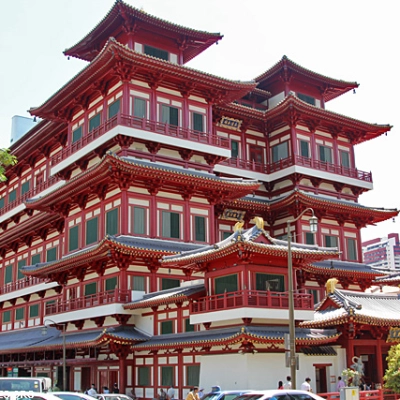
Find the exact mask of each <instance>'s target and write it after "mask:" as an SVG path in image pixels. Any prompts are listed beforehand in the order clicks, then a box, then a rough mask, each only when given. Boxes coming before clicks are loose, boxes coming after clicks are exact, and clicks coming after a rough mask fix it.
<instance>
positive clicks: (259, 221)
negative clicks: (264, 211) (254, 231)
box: [253, 217, 264, 230]
mask: <svg viewBox="0 0 400 400" xmlns="http://www.w3.org/2000/svg"><path fill="white" fill-rule="evenodd" d="M253 219H254V222H255V223H256V227H257V228H258V229H261V230H263V229H264V219H263V218H262V217H254V218H253Z"/></svg>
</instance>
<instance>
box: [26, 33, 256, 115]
mask: <svg viewBox="0 0 400 400" xmlns="http://www.w3.org/2000/svg"><path fill="white" fill-rule="evenodd" d="M121 66H123V69H124V72H123V73H124V74H125V73H126V74H128V75H127V76H126V79H129V77H130V76H131V75H132V77H133V76H135V79H143V80H144V81H147V80H148V79H149V76H150V75H154V76H159V77H160V79H161V80H160V81H158V83H159V84H162V85H163V86H166V87H169V88H172V89H175V90H176V89H177V88H178V89H179V88H181V89H183V87H186V90H188V91H190V92H191V93H192V94H194V95H198V96H200V97H204V93H205V92H209V91H211V92H212V93H213V98H214V101H215V103H220V102H221V103H229V102H231V101H233V100H236V99H238V98H242V97H243V96H244V95H245V94H247V93H248V92H250V91H251V90H253V89H254V88H255V87H256V83H255V82H254V81H250V82H242V81H233V80H228V79H225V78H221V77H217V76H215V75H211V74H207V73H205V72H201V71H198V70H195V69H193V68H189V67H186V66H182V65H178V64H175V63H172V62H169V61H165V60H161V59H159V58H156V57H152V56H149V55H146V54H143V53H138V52H136V51H134V50H131V49H129V48H128V47H126V46H124V45H122V44H121V43H118V42H117V41H116V40H115V39H114V38H110V39H109V40H108V41H107V43H106V44H105V46H104V48H103V49H102V50H101V52H100V53H99V54H98V55H97V56H96V58H95V59H94V60H93V61H92V62H91V63H90V64H88V65H87V66H86V67H85V68H84V69H82V71H80V72H79V73H78V74H76V75H75V76H74V77H73V78H72V79H71V80H70V81H69V82H67V83H66V84H65V85H64V86H62V87H61V88H60V89H59V90H58V91H57V92H56V93H54V94H53V95H52V96H51V97H50V98H49V99H48V100H46V101H45V102H44V103H43V104H42V105H41V106H39V107H32V108H31V109H30V110H29V112H30V113H31V115H36V116H38V117H41V118H47V119H50V120H57V119H61V120H64V119H69V118H71V116H72V114H73V111H74V109H75V108H76V107H78V108H77V109H80V108H79V107H81V106H79V104H77V99H83V98H87V99H90V97H91V96H94V94H93V93H96V96H98V92H99V90H100V89H99V88H98V87H97V88H96V84H97V86H98V83H99V82H100V81H102V80H104V81H108V82H111V81H112V82H113V83H114V82H115V83H116V82H117V78H116V74H115V69H117V70H118V69H121ZM130 74H131V75H130ZM191 83H195V84H194V85H192V86H191ZM211 92H210V93H211ZM78 103H79V102H78Z"/></svg>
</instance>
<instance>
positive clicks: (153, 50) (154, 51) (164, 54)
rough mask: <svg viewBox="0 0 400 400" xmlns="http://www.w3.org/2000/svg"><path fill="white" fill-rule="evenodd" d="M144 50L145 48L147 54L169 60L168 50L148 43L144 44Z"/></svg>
mask: <svg viewBox="0 0 400 400" xmlns="http://www.w3.org/2000/svg"><path fill="white" fill-rule="evenodd" d="M143 50H144V54H147V55H148V56H152V57H156V58H161V59H162V60H165V61H168V60H169V54H168V51H165V50H162V49H158V48H157V47H153V46H148V45H147V44H145V45H144V49H143Z"/></svg>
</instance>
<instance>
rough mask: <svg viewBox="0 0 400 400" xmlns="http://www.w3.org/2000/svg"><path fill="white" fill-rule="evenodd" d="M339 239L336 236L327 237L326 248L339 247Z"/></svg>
mask: <svg viewBox="0 0 400 400" xmlns="http://www.w3.org/2000/svg"><path fill="white" fill-rule="evenodd" d="M337 244H338V238H337V237H336V236H330V235H326V236H325V247H338V246H337Z"/></svg>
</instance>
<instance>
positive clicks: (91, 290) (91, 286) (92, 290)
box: [85, 282, 97, 296]
mask: <svg viewBox="0 0 400 400" xmlns="http://www.w3.org/2000/svg"><path fill="white" fill-rule="evenodd" d="M96 292H97V283H96V282H92V283H88V284H87V285H85V296H90V295H92V294H96Z"/></svg>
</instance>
